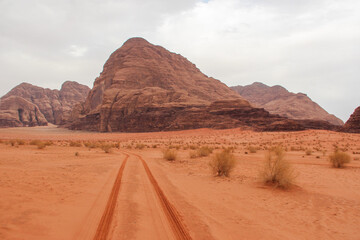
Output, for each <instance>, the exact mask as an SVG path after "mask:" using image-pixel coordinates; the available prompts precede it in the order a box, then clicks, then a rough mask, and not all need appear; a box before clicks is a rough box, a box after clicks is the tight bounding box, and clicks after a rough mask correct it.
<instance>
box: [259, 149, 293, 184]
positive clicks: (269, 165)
mask: <svg viewBox="0 0 360 240" xmlns="http://www.w3.org/2000/svg"><path fill="white" fill-rule="evenodd" d="M295 177H296V176H295V174H294V170H293V169H292V167H291V165H290V163H289V162H288V161H287V160H285V154H284V150H283V149H282V148H281V147H277V148H274V149H273V150H269V151H268V153H267V154H266V156H265V163H264V167H263V169H262V170H261V171H260V178H261V179H262V181H263V182H264V183H265V184H271V185H274V186H275V187H279V188H284V189H286V188H289V187H290V186H291V185H292V184H293V183H294V180H295Z"/></svg>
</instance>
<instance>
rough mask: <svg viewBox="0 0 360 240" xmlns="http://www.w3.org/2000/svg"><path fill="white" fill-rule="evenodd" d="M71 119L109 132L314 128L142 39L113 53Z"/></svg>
mask: <svg viewBox="0 0 360 240" xmlns="http://www.w3.org/2000/svg"><path fill="white" fill-rule="evenodd" d="M71 120H72V121H71V122H69V123H68V124H67V127H69V128H70V129H79V130H92V131H105V132H107V131H110V132H111V131H123V132H147V131H167V130H184V129H194V128H204V127H206V128H234V127H243V128H251V129H255V130H266V129H268V128H269V126H271V124H275V123H276V122H277V123H280V122H281V121H282V122H283V123H284V126H285V127H283V128H282V130H303V129H307V128H308V125H307V124H303V123H302V122H300V121H289V120H288V119H286V118H284V117H281V116H279V115H272V114H269V112H267V111H266V110H264V109H263V108H255V107H253V106H252V105H251V104H250V103H249V102H248V101H247V100H245V99H243V98H242V97H241V96H240V95H238V94H236V93H235V92H234V91H232V90H231V89H230V88H228V87H227V86H226V85H225V84H223V83H221V82H220V81H218V80H216V79H213V78H209V77H207V76H206V75H204V74H203V73H201V72H200V70H199V69H198V68H196V66H195V65H194V64H192V63H191V62H189V61H188V60H187V59H186V58H184V57H182V56H181V55H179V54H175V53H171V52H169V51H167V50H166V49H164V48H163V47H160V46H155V45H152V44H150V43H149V42H147V41H146V40H145V39H142V38H132V39H129V40H128V41H127V42H125V43H124V45H123V46H122V47H121V48H119V49H118V50H116V51H115V52H114V53H113V54H111V56H110V58H109V59H108V60H107V62H106V63H105V65H104V69H103V71H102V73H101V74H100V76H99V77H98V78H97V79H96V80H95V83H94V87H93V89H92V90H91V91H90V93H89V95H88V97H87V99H86V101H85V103H84V104H83V105H78V106H77V107H76V108H75V110H74V111H73V113H72V114H71ZM276 126H278V125H276ZM276 126H274V127H273V129H279V126H278V127H276ZM319 126H321V123H319ZM326 127H328V126H327V125H326ZM331 127H332V126H331ZM269 130H272V129H270V128H269Z"/></svg>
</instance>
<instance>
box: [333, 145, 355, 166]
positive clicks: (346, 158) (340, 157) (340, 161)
mask: <svg viewBox="0 0 360 240" xmlns="http://www.w3.org/2000/svg"><path fill="white" fill-rule="evenodd" d="M350 160H351V159H350V155H349V154H347V153H345V152H342V151H340V150H338V149H336V150H335V151H334V153H333V154H331V155H330V156H329V161H330V163H331V165H332V166H333V167H334V168H342V167H344V165H345V164H346V163H349V162H350Z"/></svg>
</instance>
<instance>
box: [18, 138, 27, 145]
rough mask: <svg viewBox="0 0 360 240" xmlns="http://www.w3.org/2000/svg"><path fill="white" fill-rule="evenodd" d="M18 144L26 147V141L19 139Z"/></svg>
mask: <svg viewBox="0 0 360 240" xmlns="http://www.w3.org/2000/svg"><path fill="white" fill-rule="evenodd" d="M16 142H17V144H18V145H25V141H24V140H21V139H18V140H16Z"/></svg>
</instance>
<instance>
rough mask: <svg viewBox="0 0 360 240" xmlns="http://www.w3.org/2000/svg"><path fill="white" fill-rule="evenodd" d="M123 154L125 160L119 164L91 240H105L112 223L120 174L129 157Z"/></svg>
mask: <svg viewBox="0 0 360 240" xmlns="http://www.w3.org/2000/svg"><path fill="white" fill-rule="evenodd" d="M124 154H125V156H126V157H125V160H124V161H123V163H122V164H121V167H120V169H119V172H118V174H117V176H116V179H115V182H114V186H113V188H112V190H111V193H110V196H109V200H108V202H107V204H106V207H105V211H104V213H103V215H102V217H101V220H100V223H99V225H98V228H97V230H96V233H95V236H94V238H93V240H106V238H107V235H108V233H109V230H110V226H111V222H112V218H113V215H114V209H115V206H116V201H117V197H118V195H119V191H120V185H121V178H122V174H123V172H124V168H125V164H126V161H127V160H128V158H129V155H128V154H126V153H124Z"/></svg>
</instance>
